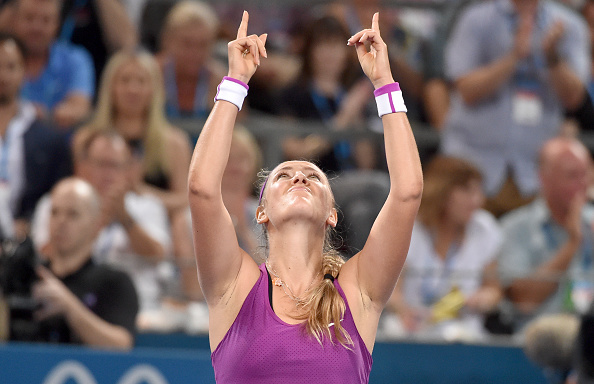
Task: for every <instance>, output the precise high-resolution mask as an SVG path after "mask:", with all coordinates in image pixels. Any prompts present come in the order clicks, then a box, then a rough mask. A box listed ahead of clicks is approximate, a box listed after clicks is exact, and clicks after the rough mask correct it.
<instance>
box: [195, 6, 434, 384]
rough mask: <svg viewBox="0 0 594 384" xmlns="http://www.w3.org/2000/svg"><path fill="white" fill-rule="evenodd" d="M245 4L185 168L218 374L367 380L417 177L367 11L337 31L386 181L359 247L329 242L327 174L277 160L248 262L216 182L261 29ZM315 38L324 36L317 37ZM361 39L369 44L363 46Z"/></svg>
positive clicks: (383, 52) (244, 378)
mask: <svg viewBox="0 0 594 384" xmlns="http://www.w3.org/2000/svg"><path fill="white" fill-rule="evenodd" d="M248 17H249V16H248V14H247V12H244V14H243V18H242V22H241V24H240V26H239V30H238V33H237V39H236V40H234V41H232V42H230V43H229V45H228V53H229V73H228V76H227V77H225V78H224V79H223V81H222V82H221V84H220V86H219V92H218V93H217V96H216V100H217V101H216V103H215V106H214V108H213V110H212V112H211V114H210V116H209V118H208V120H207V121H206V124H205V125H204V128H203V129H202V132H201V135H200V137H199V139H198V143H197V145H196V148H195V150H194V155H193V158H192V162H191V165H190V173H189V179H188V183H189V200H190V208H191V212H192V225H193V229H194V249H195V253H196V260H197V265H198V276H199V280H200V284H201V287H202V291H203V293H204V296H205V298H206V302H207V304H208V308H209V316H210V326H209V337H210V346H211V350H212V361H213V366H214V370H215V378H216V380H217V382H218V383H236V382H242V383H273V382H274V383H276V382H283V383H304V382H324V383H341V384H344V383H366V382H368V380H369V373H370V370H371V352H372V350H373V346H374V343H375V335H376V330H377V326H378V321H379V317H380V314H381V312H382V309H383V308H384V305H385V304H386V302H387V301H388V299H389V297H390V295H391V293H392V290H393V289H394V285H395V284H396V280H397V279H398V275H399V273H400V270H401V268H402V265H403V264H404V260H405V258H406V253H407V250H408V245H409V241H410V235H411V231H412V227H413V222H414V218H415V216H416V213H417V209H418V207H419V202H420V197H421V193H422V189H423V176H422V172H421V165H420V161H419V155H418V151H417V147H416V144H415V141H414V136H413V134H412V131H411V128H410V125H409V122H408V119H407V117H406V114H405V113H404V112H405V111H406V107H405V106H404V102H403V100H402V95H401V93H400V91H399V88H398V84H397V83H395V82H394V79H393V78H392V74H391V71H390V66H389V61H388V52H387V47H386V45H385V43H384V42H383V40H382V38H381V36H380V31H379V27H378V19H379V14H375V15H374V17H373V21H372V28H370V29H365V30H363V31H361V32H359V33H357V34H355V35H354V36H352V37H351V38H350V39H349V40H348V45H351V46H354V47H355V49H356V51H357V55H358V57H359V61H360V63H361V66H362V68H363V70H364V72H365V73H366V75H367V76H368V77H369V79H370V80H371V82H372V84H373V85H374V87H375V88H376V91H375V95H376V100H377V102H378V112H379V115H380V116H382V122H383V126H384V130H385V133H384V137H385V147H386V158H387V162H388V169H389V170H390V181H391V190H390V194H389V196H388V198H387V200H386V203H385V205H384V207H383V209H382V211H381V212H380V213H379V215H378V217H377V219H376V221H375V224H374V226H373V228H372V229H371V233H370V235H369V238H368V241H367V243H366V244H365V247H364V248H363V249H362V250H361V251H360V252H359V253H358V254H356V255H354V256H353V257H352V258H350V259H349V260H348V261H346V262H345V261H344V260H343V259H342V258H341V257H340V256H339V255H338V254H337V252H335V251H333V250H332V249H331V247H329V246H328V235H329V232H331V231H332V228H333V227H334V226H336V221H337V215H336V209H335V208H334V198H333V195H332V191H331V189H330V185H329V183H328V179H327V177H326V176H325V174H324V173H323V172H322V171H321V170H320V169H319V168H318V167H317V166H315V165H314V164H312V163H310V162H306V161H287V162H284V163H281V164H280V165H278V166H277V167H276V168H274V169H273V170H272V172H270V174H269V175H268V177H267V178H266V180H265V181H264V182H263V186H262V189H261V198H260V205H259V207H258V209H257V211H256V220H257V222H258V223H259V224H262V225H263V227H264V231H265V234H266V241H267V259H266V262H265V263H263V264H262V265H260V266H258V265H257V264H256V263H255V262H254V260H253V259H252V257H251V256H250V255H248V254H247V253H246V252H244V251H243V250H242V249H241V248H240V247H239V245H238V242H237V237H236V234H235V230H234V228H233V221H232V219H231V217H230V215H229V213H228V211H227V209H226V207H225V205H224V202H223V198H222V194H221V181H222V178H223V173H224V170H225V165H226V163H227V159H228V156H229V150H230V145H231V138H232V133H233V126H234V124H235V120H236V118H237V113H238V111H239V110H240V109H241V106H242V102H243V98H244V97H245V95H246V94H247V84H246V83H247V82H249V80H250V78H251V77H252V75H253V74H254V72H255V71H256V69H257V67H258V64H259V63H260V60H261V57H264V58H265V57H266V49H265V46H264V44H265V42H266V37H267V35H261V36H257V35H250V36H248V35H247V27H248ZM318 38H319V39H322V40H323V39H324V38H325V36H323V35H321V36H318ZM366 44H369V45H370V48H369V49H368V48H366V46H365V45H366Z"/></svg>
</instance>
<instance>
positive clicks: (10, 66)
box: [0, 35, 71, 238]
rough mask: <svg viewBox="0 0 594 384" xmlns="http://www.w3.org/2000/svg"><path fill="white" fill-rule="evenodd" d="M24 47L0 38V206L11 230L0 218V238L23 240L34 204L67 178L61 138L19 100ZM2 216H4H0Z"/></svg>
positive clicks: (66, 158)
mask: <svg viewBox="0 0 594 384" xmlns="http://www.w3.org/2000/svg"><path fill="white" fill-rule="evenodd" d="M23 52H24V48H23V47H22V46H21V45H20V43H19V42H18V41H17V40H16V39H15V38H13V37H11V36H9V35H0V136H1V137H2V139H1V143H2V145H1V146H0V158H1V159H3V160H2V162H0V179H1V182H0V201H1V202H0V206H8V207H9V208H10V213H11V215H10V216H11V217H10V218H9V219H14V220H15V223H14V227H13V225H12V224H11V223H8V222H7V221H11V220H2V222H3V228H2V231H3V233H4V235H5V236H6V237H11V236H12V235H14V236H16V237H17V238H23V237H25V236H26V235H27V233H28V231H29V230H28V224H29V219H30V218H31V215H32V214H33V210H34V209H35V204H36V203H37V200H38V199H39V198H40V197H41V196H43V194H44V193H46V192H48V191H49V190H50V189H51V188H52V186H53V185H54V183H56V182H57V181H58V180H59V179H60V178H62V177H64V176H66V175H69V174H70V168H71V164H70V157H69V151H68V146H67V143H66V140H65V138H64V137H63V136H61V135H60V134H58V133H57V132H55V131H53V130H52V129H51V128H50V127H49V126H47V125H46V124H44V123H42V122H41V121H40V120H38V119H37V117H36V114H35V107H34V106H33V104H31V103H30V102H27V101H24V100H21V99H20V97H19V93H20V89H21V85H22V84H23V80H24V76H25V62H24V56H23ZM2 216H3V217H5V218H6V215H2Z"/></svg>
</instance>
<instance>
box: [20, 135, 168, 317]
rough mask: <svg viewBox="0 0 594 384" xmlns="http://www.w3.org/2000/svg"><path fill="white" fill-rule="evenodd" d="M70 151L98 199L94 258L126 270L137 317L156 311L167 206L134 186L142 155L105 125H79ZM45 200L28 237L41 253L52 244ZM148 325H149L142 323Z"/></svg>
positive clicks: (165, 246) (165, 251)
mask: <svg viewBox="0 0 594 384" xmlns="http://www.w3.org/2000/svg"><path fill="white" fill-rule="evenodd" d="M78 135H79V136H78V137H79V138H80V141H79V145H80V148H79V151H78V152H77V156H76V157H75V171H76V174H77V176H79V177H81V178H83V179H85V180H86V181H88V182H89V183H90V184H91V185H93V186H94V187H95V189H96V190H97V192H98V195H99V198H100V199H101V214H102V216H101V222H100V227H99V230H100V232H99V236H98V237H97V238H96V240H95V242H94V245H93V258H94V260H95V261H96V262H97V263H99V264H105V263H107V264H109V265H110V266H113V267H116V268H118V269H120V270H123V271H125V272H127V273H128V275H129V276H130V277H131V278H132V280H133V282H134V285H135V286H136V291H137V292H138V296H139V302H140V311H141V312H140V316H139V319H138V321H139V323H140V324H144V323H146V322H148V320H145V319H146V318H147V317H148V318H149V319H150V315H151V314H152V313H154V312H155V311H158V310H159V308H160V305H161V299H162V296H163V292H162V284H161V278H160V276H159V265H160V262H161V261H163V260H164V259H165V258H166V256H167V255H168V252H169V248H170V236H169V227H168V221H167V211H166V210H165V208H164V207H163V204H162V203H161V201H160V200H159V199H158V198H156V197H154V196H153V195H151V194H147V193H142V192H140V191H138V184H139V183H140V179H141V177H140V176H136V175H135V174H138V175H141V174H142V171H141V160H139V159H138V158H137V157H135V156H132V155H131V153H130V149H129V147H128V146H127V144H126V142H125V141H124V139H123V138H122V137H121V136H120V135H118V134H117V133H115V132H112V131H107V130H91V129H84V130H81V131H79V133H78ZM50 210H51V207H50V203H49V200H48V199H42V200H41V201H40V203H39V205H38V207H37V210H36V213H35V220H34V223H33V228H32V235H33V240H34V242H35V244H36V246H37V248H38V249H40V250H41V252H42V253H44V254H49V255H51V252H52V251H53V248H54V247H55V246H54V244H52V242H51V237H48V232H47V230H48V229H47V228H48V227H47V222H48V219H49V217H50ZM147 326H148V325H147Z"/></svg>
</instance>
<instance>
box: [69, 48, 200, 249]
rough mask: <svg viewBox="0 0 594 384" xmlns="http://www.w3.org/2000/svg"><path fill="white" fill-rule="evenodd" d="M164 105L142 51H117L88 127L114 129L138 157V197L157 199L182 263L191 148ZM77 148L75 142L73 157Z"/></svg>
mask: <svg viewBox="0 0 594 384" xmlns="http://www.w3.org/2000/svg"><path fill="white" fill-rule="evenodd" d="M164 103H165V96H164V90H163V79H162V76H161V70H160V68H159V65H158V63H157V61H156V60H155V58H154V57H153V56H152V55H151V54H150V53H149V52H146V51H142V50H130V51H128V50H126V51H120V52H118V53H116V54H114V55H113V56H112V57H111V59H110V60H109V62H108V63H107V66H106V67H105V70H104V72H103V77H102V79H101V84H100V87H99V94H98V100H97V106H96V110H95V114H94V117H93V119H92V120H91V121H90V123H89V124H88V125H89V126H90V127H92V128H95V129H106V130H107V129H115V130H116V131H117V132H118V133H119V134H120V135H122V137H124V139H126V141H127V142H128V143H129V144H130V146H131V147H132V149H133V150H134V151H136V152H139V154H140V155H141V156H142V158H143V162H144V164H143V167H144V183H143V184H142V185H141V186H140V187H139V188H140V189H142V191H140V192H148V193H152V194H154V195H156V196H157V197H159V198H160V199H161V201H162V202H163V204H164V205H165V207H166V208H167V210H168V212H169V218H170V220H171V227H172V237H173V244H174V248H175V249H174V253H175V255H176V256H178V255H183V256H186V257H187V256H188V255H187V254H188V250H186V249H185V248H187V246H185V243H186V242H187V240H184V239H187V237H188V235H189V234H188V230H187V222H186V220H185V210H186V208H187V205H188V200H187V193H186V191H187V170H188V167H189V164H190V144H189V140H188V137H187V135H186V134H185V133H184V132H183V131H181V130H180V129H178V128H176V127H174V126H172V125H171V124H170V123H169V122H168V121H167V119H166V118H165V114H164ZM79 142H80V138H79V137H75V138H74V144H73V145H74V154H75V156H77V152H79V149H78V146H79ZM190 252H191V251H190Z"/></svg>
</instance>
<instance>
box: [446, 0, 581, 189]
mask: <svg viewBox="0 0 594 384" xmlns="http://www.w3.org/2000/svg"><path fill="white" fill-rule="evenodd" d="M517 19H518V17H517V15H516V12H515V8H514V7H513V5H512V3H511V1H510V0H494V1H488V2H484V3H480V4H477V5H473V6H470V7H469V8H468V9H467V10H466V11H465V12H464V13H463V14H462V16H461V17H460V19H459V22H458V24H457V26H456V27H455V29H454V32H453V34H452V36H451V39H450V41H449V43H448V45H447V47H446V57H445V60H446V69H445V70H446V76H447V77H448V78H449V79H450V80H451V81H452V82H453V81H456V80H457V79H459V78H461V77H463V76H464V75H467V74H469V73H471V72H473V71H475V70H477V69H479V68H482V67H485V66H487V65H490V64H492V63H493V62H495V61H497V60H499V59H500V58H502V57H503V56H505V55H507V54H508V53H509V52H511V50H512V49H513V45H514V38H515V30H516V24H517ZM557 20H559V21H561V22H562V23H563V26H564V34H563V36H562V37H561V40H560V41H559V44H558V53H559V55H560V57H561V58H563V60H564V61H565V62H566V63H567V64H568V65H569V67H570V68H571V69H572V70H573V71H574V73H575V74H576V75H577V76H578V77H579V78H580V79H581V80H582V82H583V84H584V85H585V84H587V83H588V81H589V79H590V56H589V55H590V48H589V38H588V29H587V27H586V25H585V23H584V21H583V20H582V19H581V17H580V16H579V15H577V14H575V13H573V12H572V11H570V10H569V9H568V8H565V7H564V6H561V5H559V4H556V3H553V2H550V1H545V0H541V1H540V3H539V5H538V10H537V15H536V23H535V26H534V29H533V35H532V44H533V48H532V52H533V53H532V54H531V55H530V56H528V57H527V58H526V59H524V60H523V61H521V62H520V63H518V65H517V66H516V70H515V73H514V75H512V76H511V77H510V79H509V80H507V81H506V82H505V83H504V84H502V85H501V86H500V87H499V89H498V90H497V91H496V92H495V93H494V94H493V95H491V96H490V97H488V98H486V99H484V100H481V101H480V102H478V103H476V104H474V105H472V106H469V105H466V104H465V103H464V102H463V100H462V98H461V96H460V94H459V93H457V92H453V94H452V99H451V105H450V111H449V115H448V121H447V122H446V126H445V129H444V132H443V136H442V151H443V152H445V153H446V154H449V155H454V156H458V157H463V158H465V159H467V160H469V161H471V162H473V163H474V164H476V165H477V166H478V167H479V168H480V169H481V171H482V173H483V175H484V180H485V185H484V187H485V191H486V193H487V195H489V196H493V195H495V194H497V192H498V191H499V189H500V188H501V186H502V185H503V183H504V181H505V179H506V177H507V172H508V169H511V170H513V175H514V177H515V180H514V181H515V182H516V185H518V187H519V189H520V191H521V192H522V193H523V194H524V195H531V194H534V193H536V192H537V190H538V177H537V158H538V151H539V149H540V147H541V146H542V144H543V143H544V142H545V141H546V140H548V139H549V138H551V137H554V136H556V135H557V134H558V132H559V128H560V125H561V121H562V118H563V112H564V111H563V107H562V104H561V102H560V100H559V99H558V98H557V95H556V93H555V92H554V90H553V88H552V86H551V81H550V76H549V74H548V70H547V68H546V65H545V59H544V53H543V50H542V41H543V38H544V36H545V34H546V33H547V31H548V30H549V29H550V28H551V26H552V25H553V24H554V22H555V21H557ZM524 89H528V90H529V91H530V92H532V94H533V95H534V96H535V97H536V98H537V99H538V100H540V103H541V105H542V117H541V119H540V122H539V123H537V124H534V125H530V124H520V123H517V122H516V121H517V120H515V119H514V118H513V116H512V113H513V107H514V96H515V95H517V93H518V92H520V91H522V90H524Z"/></svg>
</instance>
